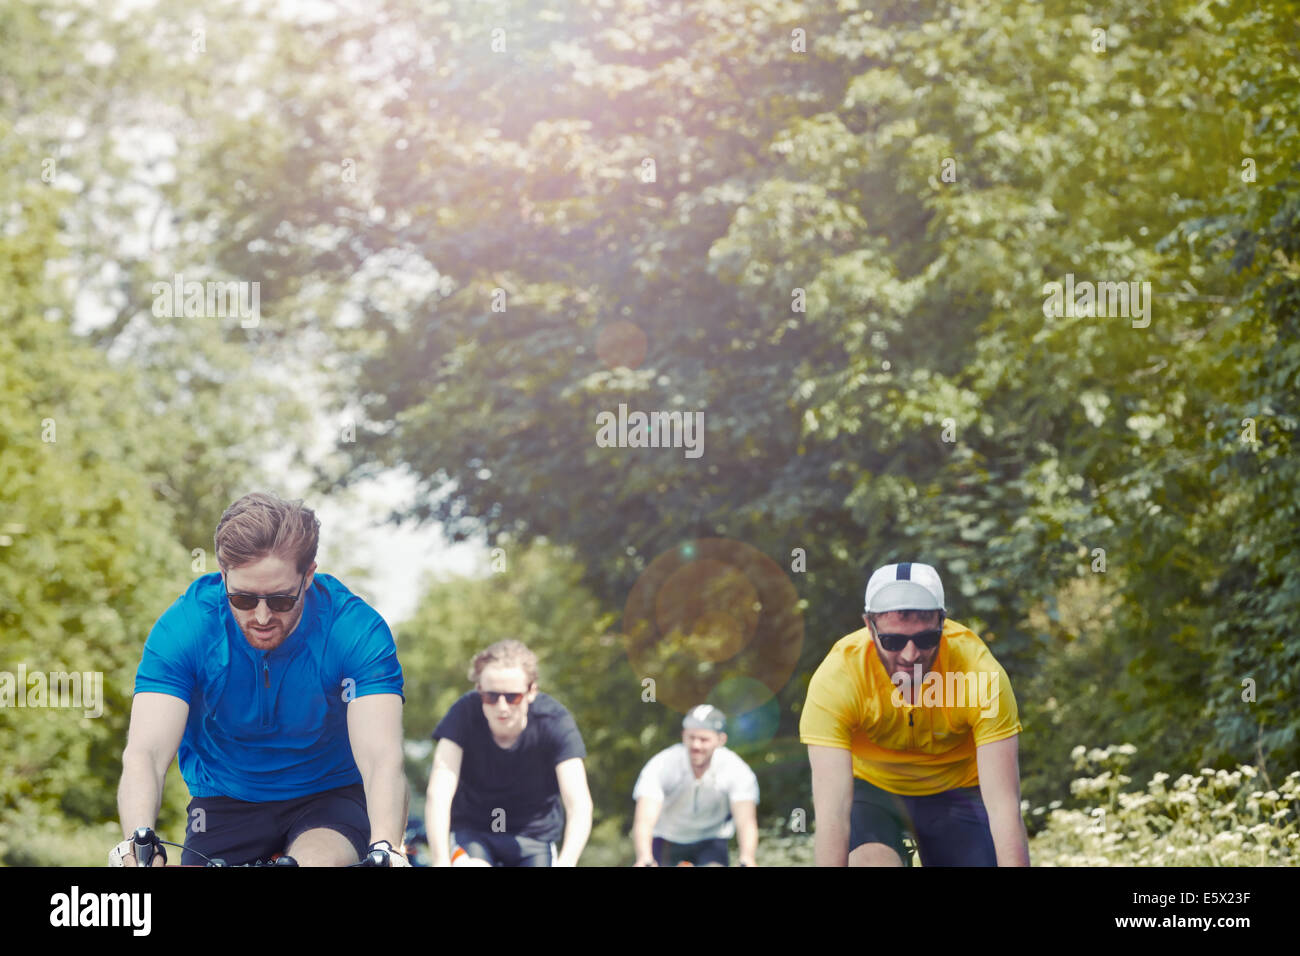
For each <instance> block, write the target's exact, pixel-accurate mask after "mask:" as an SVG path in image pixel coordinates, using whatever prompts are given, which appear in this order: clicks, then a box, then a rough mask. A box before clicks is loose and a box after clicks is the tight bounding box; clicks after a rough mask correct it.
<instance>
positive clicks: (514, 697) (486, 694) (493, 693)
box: [478, 690, 527, 705]
mask: <svg viewBox="0 0 1300 956" xmlns="http://www.w3.org/2000/svg"><path fill="white" fill-rule="evenodd" d="M524 693H527V691H524ZM478 695H479V697H480V698H481V699H482V700H483V703H485V704H495V703H496V702H497V701H498V700H500V699H501V698H502V697H504V698H505V699H506V703H507V704H511V705H514V704H517V703H519V702H520V701H521V700H523V697H524V694H521V693H517V692H516V693H510V694H507V693H506V692H505V691H499V690H481V691H479V692H478Z"/></svg>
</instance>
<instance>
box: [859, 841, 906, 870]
mask: <svg viewBox="0 0 1300 956" xmlns="http://www.w3.org/2000/svg"><path fill="white" fill-rule="evenodd" d="M902 865H903V858H902V857H900V856H899V855H898V851H897V850H895V849H894V848H893V847H891V846H887V845H886V844H884V843H864V844H862V845H861V846H858V847H855V848H854V849H853V851H852V852H851V853H850V854H849V866H902Z"/></svg>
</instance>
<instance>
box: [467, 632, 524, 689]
mask: <svg viewBox="0 0 1300 956" xmlns="http://www.w3.org/2000/svg"><path fill="white" fill-rule="evenodd" d="M489 664H495V665H496V666H497V667H518V668H519V669H520V670H522V671H523V672H524V677H526V678H527V679H528V686H529V687H532V686H533V685H534V684H536V683H537V655H536V654H534V653H533V652H532V651H530V650H529V649H528V648H527V647H526V646H525V645H524V643H523V642H522V641H515V640H506V641H497V642H496V643H495V644H493V645H492V646H490V647H488V648H487V649H485V650H482V651H479V652H478V653H477V654H475V655H474V660H473V662H471V664H470V665H469V679H470V680H472V681H473V682H474V683H475V684H477V683H478V679H479V678H480V677H482V676H483V668H485V667H487V666H488V665H489Z"/></svg>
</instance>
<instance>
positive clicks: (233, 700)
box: [135, 573, 402, 802]
mask: <svg viewBox="0 0 1300 956" xmlns="http://www.w3.org/2000/svg"><path fill="white" fill-rule="evenodd" d="M304 600H305V601H306V606H305V607H304V609H303V614H302V619H301V620H300V621H299V622H298V626H297V627H296V628H294V631H293V633H292V634H290V635H289V637H288V638H287V639H286V640H285V642H284V643H283V644H281V645H280V646H279V647H277V648H275V650H272V651H258V650H255V649H254V648H253V647H251V646H250V645H249V643H248V641H247V640H246V639H245V637H244V634H243V632H242V631H241V630H240V629H239V625H238V624H237V623H236V622H235V619H234V616H233V615H232V614H231V613H230V606H229V604H228V603H227V601H226V593H225V587H224V585H223V584H222V582H221V575H220V574H215V573H214V574H205V575H203V576H202V577H200V578H198V579H196V580H195V581H194V583H193V584H191V585H190V586H189V588H188V589H187V590H186V592H185V593H184V594H183V595H181V596H180V597H179V598H177V599H176V602H175V603H174V604H172V606H171V607H170V608H168V609H167V611H166V612H164V614H163V615H162V617H160V618H159V619H158V622H157V623H156V624H155V625H154V627H153V630H152V631H150V633H149V639H148V640H147V641H146V642H145V645H144V656H143V657H142V658H141V660H140V667H139V669H138V670H137V671H136V676H135V692H136V693H137V694H138V693H141V692H154V693H160V694H171V695H172V696H173V697H179V698H181V699H182V700H184V701H185V702H186V703H188V704H189V705H190V712H189V718H188V720H187V721H186V724H185V733H184V736H183V737H182V738H181V745H180V751H179V758H180V767H181V776H182V777H184V778H185V783H186V785H187V786H188V787H189V790H190V795H191V796H194V797H214V796H224V797H233V798H235V799H236V800H248V801H253V802H265V801H270V800H288V799H292V798H294V797H301V796H305V795H307V794H311V793H319V792H321V791H323V790H332V789H334V788H336V787H343V786H347V785H348V784H352V783H360V782H361V774H360V771H358V770H357V765H356V761H355V760H354V759H353V757H352V747H351V745H350V744H349V742H348V728H347V705H348V701H350V700H352V699H354V698H356V697H363V696H366V695H368V694H401V693H402V668H401V665H399V664H398V662H397V646H396V644H395V643H394V642H393V635H392V633H391V632H390V631H389V629H388V625H387V624H386V623H384V619H383V618H382V617H380V616H379V613H378V612H377V611H375V610H374V608H372V607H370V606H369V605H368V604H366V602H365V601H363V600H361V598H359V597H357V596H356V595H355V594H353V593H352V592H351V591H349V590H348V589H347V588H345V587H344V586H343V585H342V584H341V583H340V582H339V581H338V580H337V579H336V578H334V577H332V576H331V575H328V574H317V575H315V577H314V579H313V581H312V586H311V587H310V588H308V589H307V591H306V596H305V598H304Z"/></svg>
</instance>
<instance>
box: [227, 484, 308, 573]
mask: <svg viewBox="0 0 1300 956" xmlns="http://www.w3.org/2000/svg"><path fill="white" fill-rule="evenodd" d="M319 542H320V522H319V521H318V520H317V519H316V512H314V511H312V510H311V509H310V508H308V507H307V506H306V505H304V504H303V503H302V501H301V500H297V501H285V500H284V499H283V498H277V497H276V496H275V495H268V494H264V493H263V492H260V491H255V492H253V493H252V494H248V495H244V497H242V498H240V499H239V500H238V501H236V502H235V503H234V504H232V505H231V506H230V507H229V508H227V509H226V513H225V514H223V515H222V516H221V520H220V521H218V522H217V532H216V534H215V535H213V537H212V543H213V545H214V546H215V548H216V552H217V564H219V565H220V566H221V569H222V570H223V571H229V570H230V569H232V568H242V567H244V566H245V565H248V564H252V563H253V562H255V561H260V560H262V559H263V558H265V557H269V556H270V555H275V556H276V557H279V558H283V559H284V560H286V561H291V562H293V565H294V567H296V568H297V569H298V573H299V574H305V573H306V572H307V569H308V568H309V567H311V563H312V562H313V561H315V560H316V546H317V544H319Z"/></svg>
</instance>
